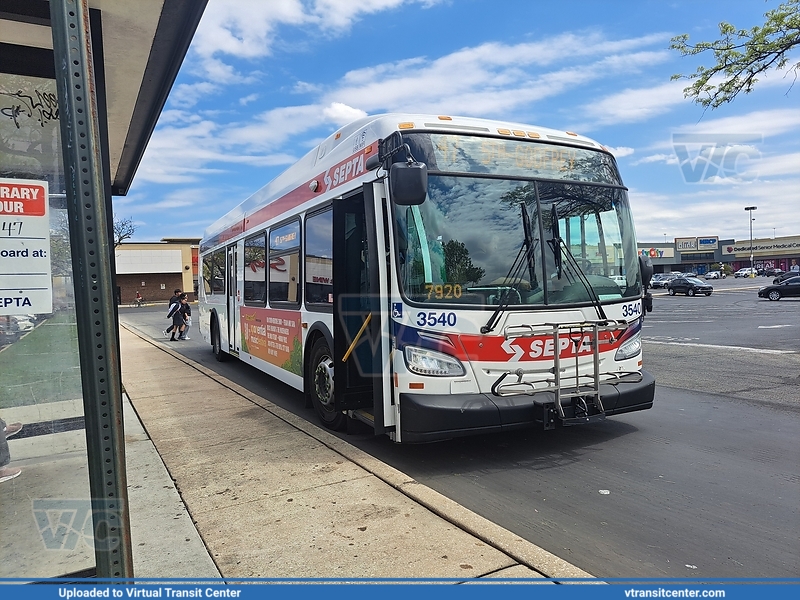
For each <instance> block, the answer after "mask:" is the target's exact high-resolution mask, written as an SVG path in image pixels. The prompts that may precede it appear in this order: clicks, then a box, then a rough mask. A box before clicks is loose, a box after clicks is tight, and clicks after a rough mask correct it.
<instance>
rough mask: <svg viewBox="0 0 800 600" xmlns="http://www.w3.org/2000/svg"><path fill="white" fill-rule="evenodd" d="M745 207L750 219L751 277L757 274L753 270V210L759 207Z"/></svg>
mask: <svg viewBox="0 0 800 600" xmlns="http://www.w3.org/2000/svg"><path fill="white" fill-rule="evenodd" d="M744 209H745V210H746V211H747V216H748V220H749V221H750V277H755V276H756V274H755V273H754V272H753V221H754V219H753V213H752V211H754V210H756V209H758V207H757V206H745V207H744Z"/></svg>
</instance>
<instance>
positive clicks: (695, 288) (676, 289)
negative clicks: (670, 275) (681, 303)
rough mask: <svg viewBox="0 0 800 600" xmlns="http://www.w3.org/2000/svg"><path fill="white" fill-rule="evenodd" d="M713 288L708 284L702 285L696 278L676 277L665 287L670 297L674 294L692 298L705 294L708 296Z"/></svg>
mask: <svg viewBox="0 0 800 600" xmlns="http://www.w3.org/2000/svg"><path fill="white" fill-rule="evenodd" d="M713 291H714V288H713V287H712V286H711V285H710V284H708V283H703V282H702V281H700V280H699V279H697V277H676V278H675V279H673V280H672V281H670V282H669V285H668V286H667V293H668V294H669V295H670V296H674V295H675V294H678V293H680V294H686V295H687V296H694V295H696V294H705V295H706V296H710V295H711V292H713Z"/></svg>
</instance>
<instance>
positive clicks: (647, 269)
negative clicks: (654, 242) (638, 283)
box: [639, 254, 653, 291]
mask: <svg viewBox="0 0 800 600" xmlns="http://www.w3.org/2000/svg"><path fill="white" fill-rule="evenodd" d="M639 270H640V271H641V272H642V287H643V288H644V289H645V291H647V288H648V287H650V280H651V279H652V278H653V263H652V261H651V260H650V257H649V256H642V255H641V254H640V255H639Z"/></svg>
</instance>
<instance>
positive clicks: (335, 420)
mask: <svg viewBox="0 0 800 600" xmlns="http://www.w3.org/2000/svg"><path fill="white" fill-rule="evenodd" d="M306 379H307V381H306V384H307V385H308V390H309V392H310V394H311V403H312V404H313V405H314V410H316V411H317V416H318V417H319V419H320V421H322V424H323V425H324V426H325V427H327V428H328V429H333V430H335V431H336V430H340V429H343V428H344V426H345V425H346V424H347V415H345V414H344V413H343V412H338V411H336V407H335V405H334V397H333V353H332V352H331V351H330V348H328V343H327V342H326V341H325V339H324V338H320V339H318V340H317V341H316V342H315V343H314V346H313V347H312V349H311V360H310V361H309V362H308V375H307V377H306Z"/></svg>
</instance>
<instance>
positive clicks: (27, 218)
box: [0, 179, 53, 315]
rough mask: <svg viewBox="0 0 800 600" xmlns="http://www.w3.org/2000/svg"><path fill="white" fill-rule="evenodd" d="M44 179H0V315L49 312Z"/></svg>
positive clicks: (51, 300) (47, 234)
mask: <svg viewBox="0 0 800 600" xmlns="http://www.w3.org/2000/svg"><path fill="white" fill-rule="evenodd" d="M49 206H50V202H49V196H48V187H47V181H34V180H28V179H0V281H2V283H0V315H26V314H42V313H51V312H53V285H52V281H53V280H52V277H51V267H50V215H49Z"/></svg>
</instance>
